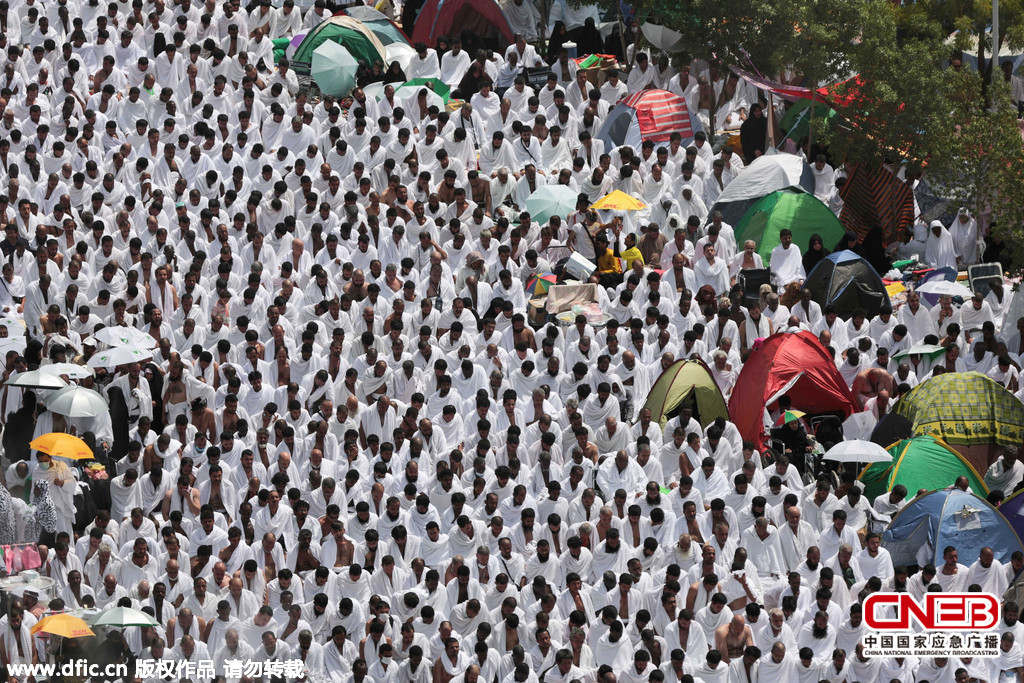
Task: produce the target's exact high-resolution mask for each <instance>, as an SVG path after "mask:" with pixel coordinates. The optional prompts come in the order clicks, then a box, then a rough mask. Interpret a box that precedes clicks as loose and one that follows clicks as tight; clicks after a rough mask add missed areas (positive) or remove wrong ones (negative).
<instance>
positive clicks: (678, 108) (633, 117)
mask: <svg viewBox="0 0 1024 683" xmlns="http://www.w3.org/2000/svg"><path fill="white" fill-rule="evenodd" d="M702 129H703V126H702V125H701V123H700V119H697V118H695V117H693V116H690V112H689V110H688V109H687V108H686V100H684V99H683V98H682V97H679V95H676V94H675V93H670V92H669V91H667V90H642V91H640V92H638V93H636V94H634V95H629V96H628V97H626V98H625V99H623V100H621V101H620V102H619V103H618V104H616V105H615V107H614V108H613V109H612V110H611V111H610V112H608V116H607V117H606V118H605V120H604V124H603V125H602V126H601V130H600V132H599V133H598V134H597V137H598V138H600V139H601V140H602V141H603V142H604V148H605V149H606V150H609V151H611V150H613V149H616V148H618V147H621V146H622V145H629V146H630V147H632V148H633V150H634V151H636V150H639V149H640V145H641V144H642V143H643V142H644V140H650V141H651V142H666V141H668V139H669V137H670V136H671V135H672V133H679V134H680V135H682V136H683V145H686V144H688V143H689V141H690V140H692V139H693V134H694V133H695V132H696V131H698V130H702Z"/></svg>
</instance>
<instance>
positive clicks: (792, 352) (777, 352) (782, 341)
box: [729, 331, 857, 447]
mask: <svg viewBox="0 0 1024 683" xmlns="http://www.w3.org/2000/svg"><path fill="white" fill-rule="evenodd" d="M791 382H792V386H791V387H789V388H788V389H787V390H786V391H785V393H786V395H787V396H789V397H790V399H792V401H793V407H794V408H796V409H798V410H802V411H804V412H806V413H810V414H817V413H829V412H833V411H835V412H842V413H843V417H844V418H846V417H849V416H850V415H851V414H853V413H854V412H856V410H857V405H856V403H855V401H854V398H853V394H852V393H850V389H849V388H848V387H847V386H846V380H844V379H843V376H842V375H840V374H839V370H838V368H836V364H835V363H834V362H833V361H832V358H831V357H830V356H829V354H828V351H826V350H825V347H824V346H822V345H821V342H819V341H818V338H817V337H815V336H814V335H813V334H811V333H810V332H806V331H803V332H778V333H776V334H773V335H772V336H770V337H768V338H767V339H763V340H761V341H760V342H759V343H756V344H755V345H754V350H753V351H752V352H751V354H750V356H749V357H748V358H747V362H746V363H744V364H743V370H741V371H740V376H739V377H738V378H737V379H736V386H735V387H733V390H732V397H731V398H730V399H729V417H730V418H731V419H732V421H733V423H734V424H735V425H736V427H737V428H738V429H739V431H740V435H741V436H742V437H743V439H744V440H745V441H751V442H753V443H755V444H757V445H758V446H759V447H761V446H763V445H764V443H765V434H764V420H763V415H764V408H765V404H766V403H767V402H768V400H769V399H772V398H773V397H774V396H775V394H776V393H777V392H779V391H780V390H782V389H784V388H785V387H786V385H787V384H789V383H791Z"/></svg>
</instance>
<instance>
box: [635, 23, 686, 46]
mask: <svg viewBox="0 0 1024 683" xmlns="http://www.w3.org/2000/svg"><path fill="white" fill-rule="evenodd" d="M640 31H641V32H642V33H643V34H644V38H646V39H647V42H648V43H650V44H651V45H653V46H654V47H656V48H658V49H659V50H661V51H662V52H678V51H680V50H681V49H683V34H682V33H679V32H678V31H673V30H672V29H670V28H666V27H664V26H661V25H659V24H652V23H651V22H649V21H648V22H646V23H644V25H643V26H641V27H640Z"/></svg>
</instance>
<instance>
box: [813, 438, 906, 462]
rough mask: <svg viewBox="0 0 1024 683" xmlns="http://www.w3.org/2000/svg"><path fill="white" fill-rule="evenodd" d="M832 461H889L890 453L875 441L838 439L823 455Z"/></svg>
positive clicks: (890, 459)
mask: <svg viewBox="0 0 1024 683" xmlns="http://www.w3.org/2000/svg"><path fill="white" fill-rule="evenodd" d="M823 457H824V459H825V460H832V461H833V462H891V461H892V454H891V453H889V451H887V450H885V449H884V448H882V447H881V446H879V445H878V444H877V443H871V442H870V441H861V440H860V439H853V440H851V441H840V442H839V443H837V444H836V445H835V446H833V447H832V448H830V449H828V450H827V451H826V452H825V455H824V456H823Z"/></svg>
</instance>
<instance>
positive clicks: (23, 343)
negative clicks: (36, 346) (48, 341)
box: [0, 334, 28, 356]
mask: <svg viewBox="0 0 1024 683" xmlns="http://www.w3.org/2000/svg"><path fill="white" fill-rule="evenodd" d="M26 348H28V339H26V338H25V335H24V334H18V335H17V336H15V337H0V356H6V355H7V352H8V351H17V352H18V354H24V353H25V349H26Z"/></svg>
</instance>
